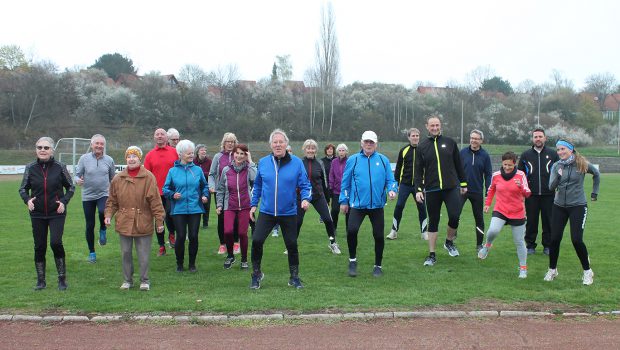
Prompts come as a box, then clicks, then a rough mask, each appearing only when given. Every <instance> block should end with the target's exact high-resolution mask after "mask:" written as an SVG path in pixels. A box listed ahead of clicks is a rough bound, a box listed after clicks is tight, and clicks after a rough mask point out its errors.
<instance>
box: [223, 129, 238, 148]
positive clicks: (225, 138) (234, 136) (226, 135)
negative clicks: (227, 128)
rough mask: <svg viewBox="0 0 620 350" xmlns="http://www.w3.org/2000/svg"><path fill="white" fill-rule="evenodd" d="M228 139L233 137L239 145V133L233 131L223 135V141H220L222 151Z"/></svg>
mask: <svg viewBox="0 0 620 350" xmlns="http://www.w3.org/2000/svg"><path fill="white" fill-rule="evenodd" d="M228 139H232V140H233V141H235V146H236V145H237V143H239V141H238V140H237V135H235V134H233V133H232V132H227V133H225V134H224V136H223V137H222V142H220V151H221V150H223V149H224V142H226V141H227V140H228Z"/></svg>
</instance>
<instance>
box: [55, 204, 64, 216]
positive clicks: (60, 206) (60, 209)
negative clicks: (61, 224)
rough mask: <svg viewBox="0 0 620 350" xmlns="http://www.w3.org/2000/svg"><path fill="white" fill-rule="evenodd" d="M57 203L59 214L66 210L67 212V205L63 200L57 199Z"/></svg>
mask: <svg viewBox="0 0 620 350" xmlns="http://www.w3.org/2000/svg"><path fill="white" fill-rule="evenodd" d="M56 203H58V209H56V212H57V213H58V214H62V213H64V212H65V205H64V204H62V202H61V201H56Z"/></svg>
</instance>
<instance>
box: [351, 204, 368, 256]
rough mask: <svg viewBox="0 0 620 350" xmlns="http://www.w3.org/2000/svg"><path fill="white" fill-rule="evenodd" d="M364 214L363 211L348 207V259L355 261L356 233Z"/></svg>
mask: <svg viewBox="0 0 620 350" xmlns="http://www.w3.org/2000/svg"><path fill="white" fill-rule="evenodd" d="M365 216H366V214H365V213H364V211H362V210H359V209H355V208H349V219H348V225H347V245H348V247H349V260H350V261H355V260H356V259H357V233H358V232H359V230H360V226H361V225H362V222H363V221H364V217H365Z"/></svg>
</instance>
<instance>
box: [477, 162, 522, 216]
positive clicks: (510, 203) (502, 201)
mask: <svg viewBox="0 0 620 350" xmlns="http://www.w3.org/2000/svg"><path fill="white" fill-rule="evenodd" d="M518 182H520V184H519V185H517V183H518ZM496 194H497V198H495V207H494V208H493V211H496V212H499V213H500V214H502V215H504V216H505V217H507V218H508V219H523V218H525V204H524V203H523V200H524V199H525V198H527V197H529V196H530V195H531V194H532V191H530V187H529V186H528V184H527V177H526V176H525V173H524V172H522V171H521V170H517V173H516V174H515V175H514V176H513V177H512V179H510V180H508V181H506V180H505V179H504V178H503V177H502V173H501V171H496V172H494V173H493V177H492V178H491V186H490V187H489V192H488V194H487V199H486V201H485V203H484V204H485V205H487V206H490V205H491V202H492V201H493V196H494V195H496Z"/></svg>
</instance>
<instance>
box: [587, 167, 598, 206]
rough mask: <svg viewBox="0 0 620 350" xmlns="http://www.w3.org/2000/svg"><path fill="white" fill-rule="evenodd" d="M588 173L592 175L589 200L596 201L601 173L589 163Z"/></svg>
mask: <svg viewBox="0 0 620 350" xmlns="http://www.w3.org/2000/svg"><path fill="white" fill-rule="evenodd" d="M588 173H590V174H592V193H591V194H590V199H591V200H593V201H595V200H597V199H598V190H599V186H600V184H601V173H600V172H599V171H598V169H597V168H596V167H595V166H594V165H592V164H591V163H588Z"/></svg>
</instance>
